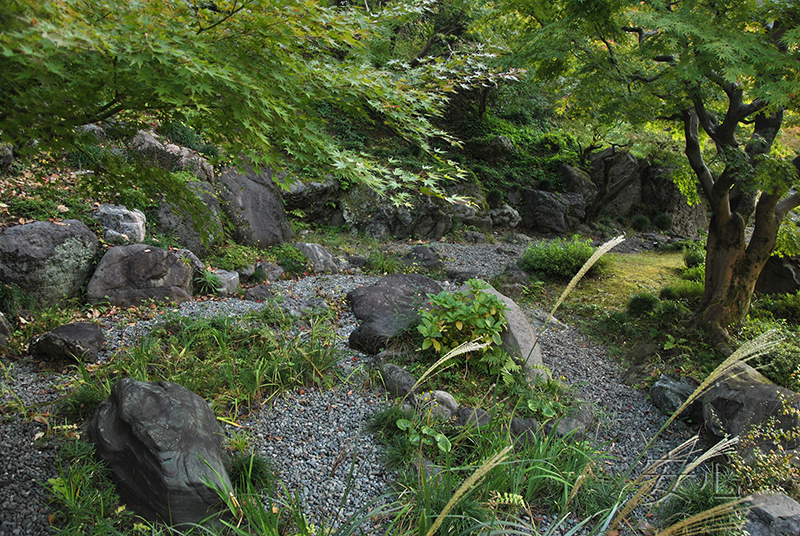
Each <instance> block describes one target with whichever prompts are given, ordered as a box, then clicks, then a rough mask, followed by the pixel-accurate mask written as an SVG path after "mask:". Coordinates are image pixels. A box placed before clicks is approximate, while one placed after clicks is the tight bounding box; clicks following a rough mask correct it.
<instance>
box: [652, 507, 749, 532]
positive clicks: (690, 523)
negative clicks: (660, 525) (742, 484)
mask: <svg viewBox="0 0 800 536" xmlns="http://www.w3.org/2000/svg"><path fill="white" fill-rule="evenodd" d="M744 502H747V498H743V499H736V500H735V501H731V502H727V503H725V504H720V505H719V506H715V507H714V508H709V509H708V510H706V511H704V512H700V513H699V514H695V515H693V516H691V517H687V518H686V519H684V520H682V521H679V522H678V523H675V524H674V525H671V526H669V527H667V528H666V529H664V530H662V531H660V532H658V533H657V534H656V536H671V535H672V534H679V535H680V536H688V535H692V534H708V533H710V532H722V531H723V530H726V529H736V528H739V525H740V523H739V522H736V521H728V519H730V516H733V515H737V514H741V513H744V512H745V511H746V510H747V509H748V507H747V506H744V507H742V506H740V505H741V504H742V503H744ZM722 519H725V521H722ZM710 523H714V524H713V525H712V526H709V524H710Z"/></svg>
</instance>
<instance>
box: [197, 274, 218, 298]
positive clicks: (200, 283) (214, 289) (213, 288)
mask: <svg viewBox="0 0 800 536" xmlns="http://www.w3.org/2000/svg"><path fill="white" fill-rule="evenodd" d="M192 283H193V284H194V293H195V294H201V295H204V296H208V295H214V294H217V293H218V292H219V290H220V289H221V288H222V280H221V279H220V277H219V274H216V273H214V272H212V271H211V270H203V273H202V274H201V275H198V276H196V277H195V278H194V281H192Z"/></svg>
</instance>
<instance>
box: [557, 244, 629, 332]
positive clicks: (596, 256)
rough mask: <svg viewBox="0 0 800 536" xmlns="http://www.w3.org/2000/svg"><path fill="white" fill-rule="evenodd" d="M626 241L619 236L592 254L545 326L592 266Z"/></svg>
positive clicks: (573, 279)
mask: <svg viewBox="0 0 800 536" xmlns="http://www.w3.org/2000/svg"><path fill="white" fill-rule="evenodd" d="M624 241H625V236H624V235H620V236H618V237H616V238H612V239H611V240H609V241H608V242H606V243H605V244H603V245H601V246H600V247H598V248H597V249H596V250H595V252H594V254H592V256H591V257H589V260H587V261H586V262H585V263H584V264H583V266H581V269H580V270H578V273H577V274H575V276H574V277H573V278H572V280H571V281H570V282H569V285H567V288H565V289H564V292H562V293H561V296H559V298H558V301H557V302H556V304H555V305H554V306H553V308H552V309H551V310H550V314H549V315H548V316H547V320H545V322H544V325H545V326H546V325H547V324H548V323H549V322H550V320H551V319H552V318H553V315H554V314H556V310H557V309H558V308H559V307H560V306H561V304H562V303H564V300H565V299H567V296H569V293H570V292H572V291H573V290H574V289H575V287H576V286H578V283H579V282H580V280H581V279H583V276H585V275H586V272H588V271H589V270H591V268H592V266H594V264H595V263H596V262H597V261H598V260H600V257H602V256H603V255H605V254H606V253H608V252H609V251H611V250H612V249H614V248H615V247H617V246H618V245H620V244H621V243H622V242H624ZM543 328H544V326H543Z"/></svg>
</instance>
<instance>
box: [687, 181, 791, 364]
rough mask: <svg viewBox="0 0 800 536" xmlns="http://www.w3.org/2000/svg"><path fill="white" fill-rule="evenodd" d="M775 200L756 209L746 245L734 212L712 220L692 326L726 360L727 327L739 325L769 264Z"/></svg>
mask: <svg viewBox="0 0 800 536" xmlns="http://www.w3.org/2000/svg"><path fill="white" fill-rule="evenodd" d="M779 197H780V196H779V195H776V194H772V195H770V194H767V193H763V194H762V195H761V198H760V199H759V201H758V205H757V207H756V217H755V222H754V223H755V225H754V228H753V234H752V236H751V237H750V240H749V242H748V241H747V239H746V237H745V220H744V218H743V217H742V216H741V215H740V214H738V213H736V212H733V213H731V215H730V218H728V220H727V221H726V222H725V223H722V224H721V223H720V221H719V219H720V218H718V216H717V215H714V216H713V217H712V218H711V223H710V225H709V228H708V241H707V245H706V278H705V290H704V294H703V301H702V302H701V304H700V307H699V308H698V311H697V315H696V316H695V320H696V322H697V323H698V324H699V325H700V327H702V328H703V329H705V330H706V331H707V332H708V333H709V334H710V335H711V336H712V340H713V342H714V344H715V345H716V346H717V348H718V349H719V350H720V351H721V352H722V353H723V354H725V355H730V353H731V352H732V350H731V348H730V346H729V342H730V336H729V334H728V330H727V328H728V327H729V326H736V325H738V324H740V323H741V322H742V321H743V320H744V319H745V317H746V316H747V312H748V311H749V309H750V300H751V298H752V296H753V291H754V290H755V286H756V282H757V281H758V276H759V275H760V274H761V270H762V269H763V268H764V265H765V264H766V263H767V260H768V259H769V256H770V254H771V253H772V249H773V247H775V242H776V238H777V234H778V227H779V226H780V222H781V220H782V219H783V218H782V214H781V210H780V209H778V210H776V208H777V203H778V200H779Z"/></svg>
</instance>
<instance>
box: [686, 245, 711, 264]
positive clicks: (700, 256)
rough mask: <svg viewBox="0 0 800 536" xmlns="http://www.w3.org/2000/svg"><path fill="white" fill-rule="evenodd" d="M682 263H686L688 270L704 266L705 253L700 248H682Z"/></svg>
mask: <svg viewBox="0 0 800 536" xmlns="http://www.w3.org/2000/svg"><path fill="white" fill-rule="evenodd" d="M683 262H684V263H686V266H687V267H688V268H694V267H696V266H700V265H701V264H705V262H706V256H705V252H704V251H703V250H702V249H701V246H697V245H695V246H691V247H685V248H683Z"/></svg>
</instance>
